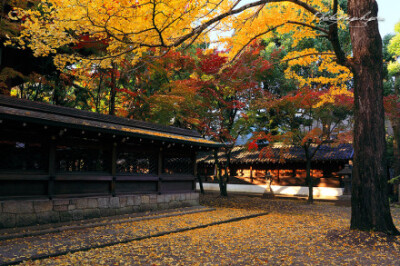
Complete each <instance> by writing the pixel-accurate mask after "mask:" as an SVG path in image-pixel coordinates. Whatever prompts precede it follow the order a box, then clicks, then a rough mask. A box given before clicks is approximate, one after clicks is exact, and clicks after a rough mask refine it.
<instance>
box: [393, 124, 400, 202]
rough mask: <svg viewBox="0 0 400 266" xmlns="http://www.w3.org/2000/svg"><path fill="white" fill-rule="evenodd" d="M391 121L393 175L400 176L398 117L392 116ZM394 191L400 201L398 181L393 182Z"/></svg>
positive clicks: (399, 129)
mask: <svg viewBox="0 0 400 266" xmlns="http://www.w3.org/2000/svg"><path fill="white" fill-rule="evenodd" d="M391 123H392V128H393V174H394V175H393V177H397V176H400V118H398V117H395V118H393V119H392V121H391ZM394 193H395V195H396V197H397V201H400V195H399V193H400V192H399V182H395V184H394Z"/></svg>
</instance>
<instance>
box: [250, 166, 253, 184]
mask: <svg viewBox="0 0 400 266" xmlns="http://www.w3.org/2000/svg"><path fill="white" fill-rule="evenodd" d="M250 182H251V183H253V166H252V165H250Z"/></svg>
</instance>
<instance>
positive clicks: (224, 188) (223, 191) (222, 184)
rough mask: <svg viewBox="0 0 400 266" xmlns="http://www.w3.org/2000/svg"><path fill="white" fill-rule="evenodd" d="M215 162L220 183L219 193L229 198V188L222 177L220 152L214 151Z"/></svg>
mask: <svg viewBox="0 0 400 266" xmlns="http://www.w3.org/2000/svg"><path fill="white" fill-rule="evenodd" d="M214 160H215V166H216V168H217V171H216V175H217V179H218V183H219V191H220V195H221V196H222V197H227V196H228V191H227V186H226V182H224V177H223V176H222V173H221V172H222V167H221V165H220V163H219V161H218V150H214Z"/></svg>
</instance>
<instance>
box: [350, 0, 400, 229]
mask: <svg viewBox="0 0 400 266" xmlns="http://www.w3.org/2000/svg"><path fill="white" fill-rule="evenodd" d="M377 12H378V5H377V3H376V1H375V0H349V2H348V15H349V17H350V18H353V20H352V21H351V22H350V36H351V43H352V49H353V60H352V72H353V75H354V103H355V110H354V116H355V125H354V168H353V178H352V197H351V206H352V209H351V225H350V228H351V229H359V230H367V231H369V230H373V231H379V232H384V233H387V234H391V235H395V234H399V232H398V231H397V229H396V227H395V226H394V224H393V220H392V216H391V213H390V206H389V199H388V192H387V168H386V160H385V152H386V151H385V149H386V145H385V127H384V110H383V77H382V69H383V68H382V67H383V59H382V40H381V36H380V34H379V30H378V22H377V20H376V19H375V20H371V21H369V22H366V21H362V20H359V19H356V18H363V17H364V18H371V19H373V18H376V17H377Z"/></svg>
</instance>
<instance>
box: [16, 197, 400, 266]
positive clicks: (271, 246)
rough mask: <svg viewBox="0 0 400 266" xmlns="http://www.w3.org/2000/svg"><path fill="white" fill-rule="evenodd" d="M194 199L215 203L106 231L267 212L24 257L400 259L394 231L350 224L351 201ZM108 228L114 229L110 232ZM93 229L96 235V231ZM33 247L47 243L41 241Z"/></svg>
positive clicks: (240, 261) (71, 261)
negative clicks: (391, 234) (60, 253)
mask: <svg viewBox="0 0 400 266" xmlns="http://www.w3.org/2000/svg"><path fill="white" fill-rule="evenodd" d="M200 201H201V204H203V205H205V206H208V207H213V208H215V209H216V210H214V211H210V212H202V213H197V214H187V215H182V216H178V217H176V216H175V217H171V218H162V219H153V220H147V221H145V222H142V223H135V224H123V225H110V226H109V227H108V228H107V230H109V231H108V232H109V234H108V235H107V237H115V238H117V237H118V238H121V237H122V235H121V234H133V233H134V234H140V233H141V232H144V231H145V232H147V233H148V232H150V231H152V230H155V228H158V227H160V228H162V230H171V231H172V230H173V229H176V228H182V227H185V226H186V227H187V226H192V225H194V224H201V223H203V222H204V224H207V223H211V222H212V221H217V220H224V219H227V218H230V217H240V216H245V215H249V214H257V213H265V212H267V214H263V215H260V216H258V217H253V218H248V219H243V220H239V221H232V222H227V223H222V224H214V225H211V226H207V227H205V228H199V229H193V230H191V229H189V230H186V231H184V232H178V233H170V234H165V235H163V236H160V237H149V238H146V239H142V240H136V241H129V242H127V243H123V244H113V245H110V246H106V247H103V248H91V249H88V250H86V251H79V252H73V253H69V254H66V255H63V256H56V257H51V258H47V259H42V260H35V261H26V262H24V263H23V264H24V265H142V264H143V265H260V264H261V265H400V237H387V236H386V235H383V234H379V233H373V232H358V231H350V230H348V228H349V224H350V220H349V219H350V208H349V207H345V206H335V202H316V203H315V204H313V205H308V204H307V203H306V202H305V201H303V200H289V199H266V198H261V197H250V196H240V195H230V196H229V197H228V198H220V197H219V196H218V195H216V194H207V195H204V196H201V198H200ZM392 216H393V219H394V221H395V224H396V226H397V227H398V228H400V208H393V209H392ZM113 226H118V227H119V228H120V229H121V228H122V227H123V230H122V231H121V230H119V231H118V232H117V231H115V230H116V228H114V227H113ZM98 230H100V229H99V228H97V229H95V228H94V229H93V231H91V230H87V231H85V232H84V234H85V235H86V238H88V237H90V235H91V234H95V232H96V231H97V232H98ZM113 230H114V231H113ZM113 232H117V233H118V235H114V236H113ZM65 234H68V232H65ZM96 235H97V237H99V234H98V233H97V234H96ZM41 237H45V236H41ZM64 237H68V236H67V235H64V236H63V237H57V239H58V240H59V241H58V242H59V246H63V238H64ZM73 237H76V238H78V239H75V244H76V242H79V236H76V235H75V236H73ZM32 248H35V249H40V248H43V249H48V247H44V246H40V245H39V246H35V247H32ZM59 248H60V247H59Z"/></svg>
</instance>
